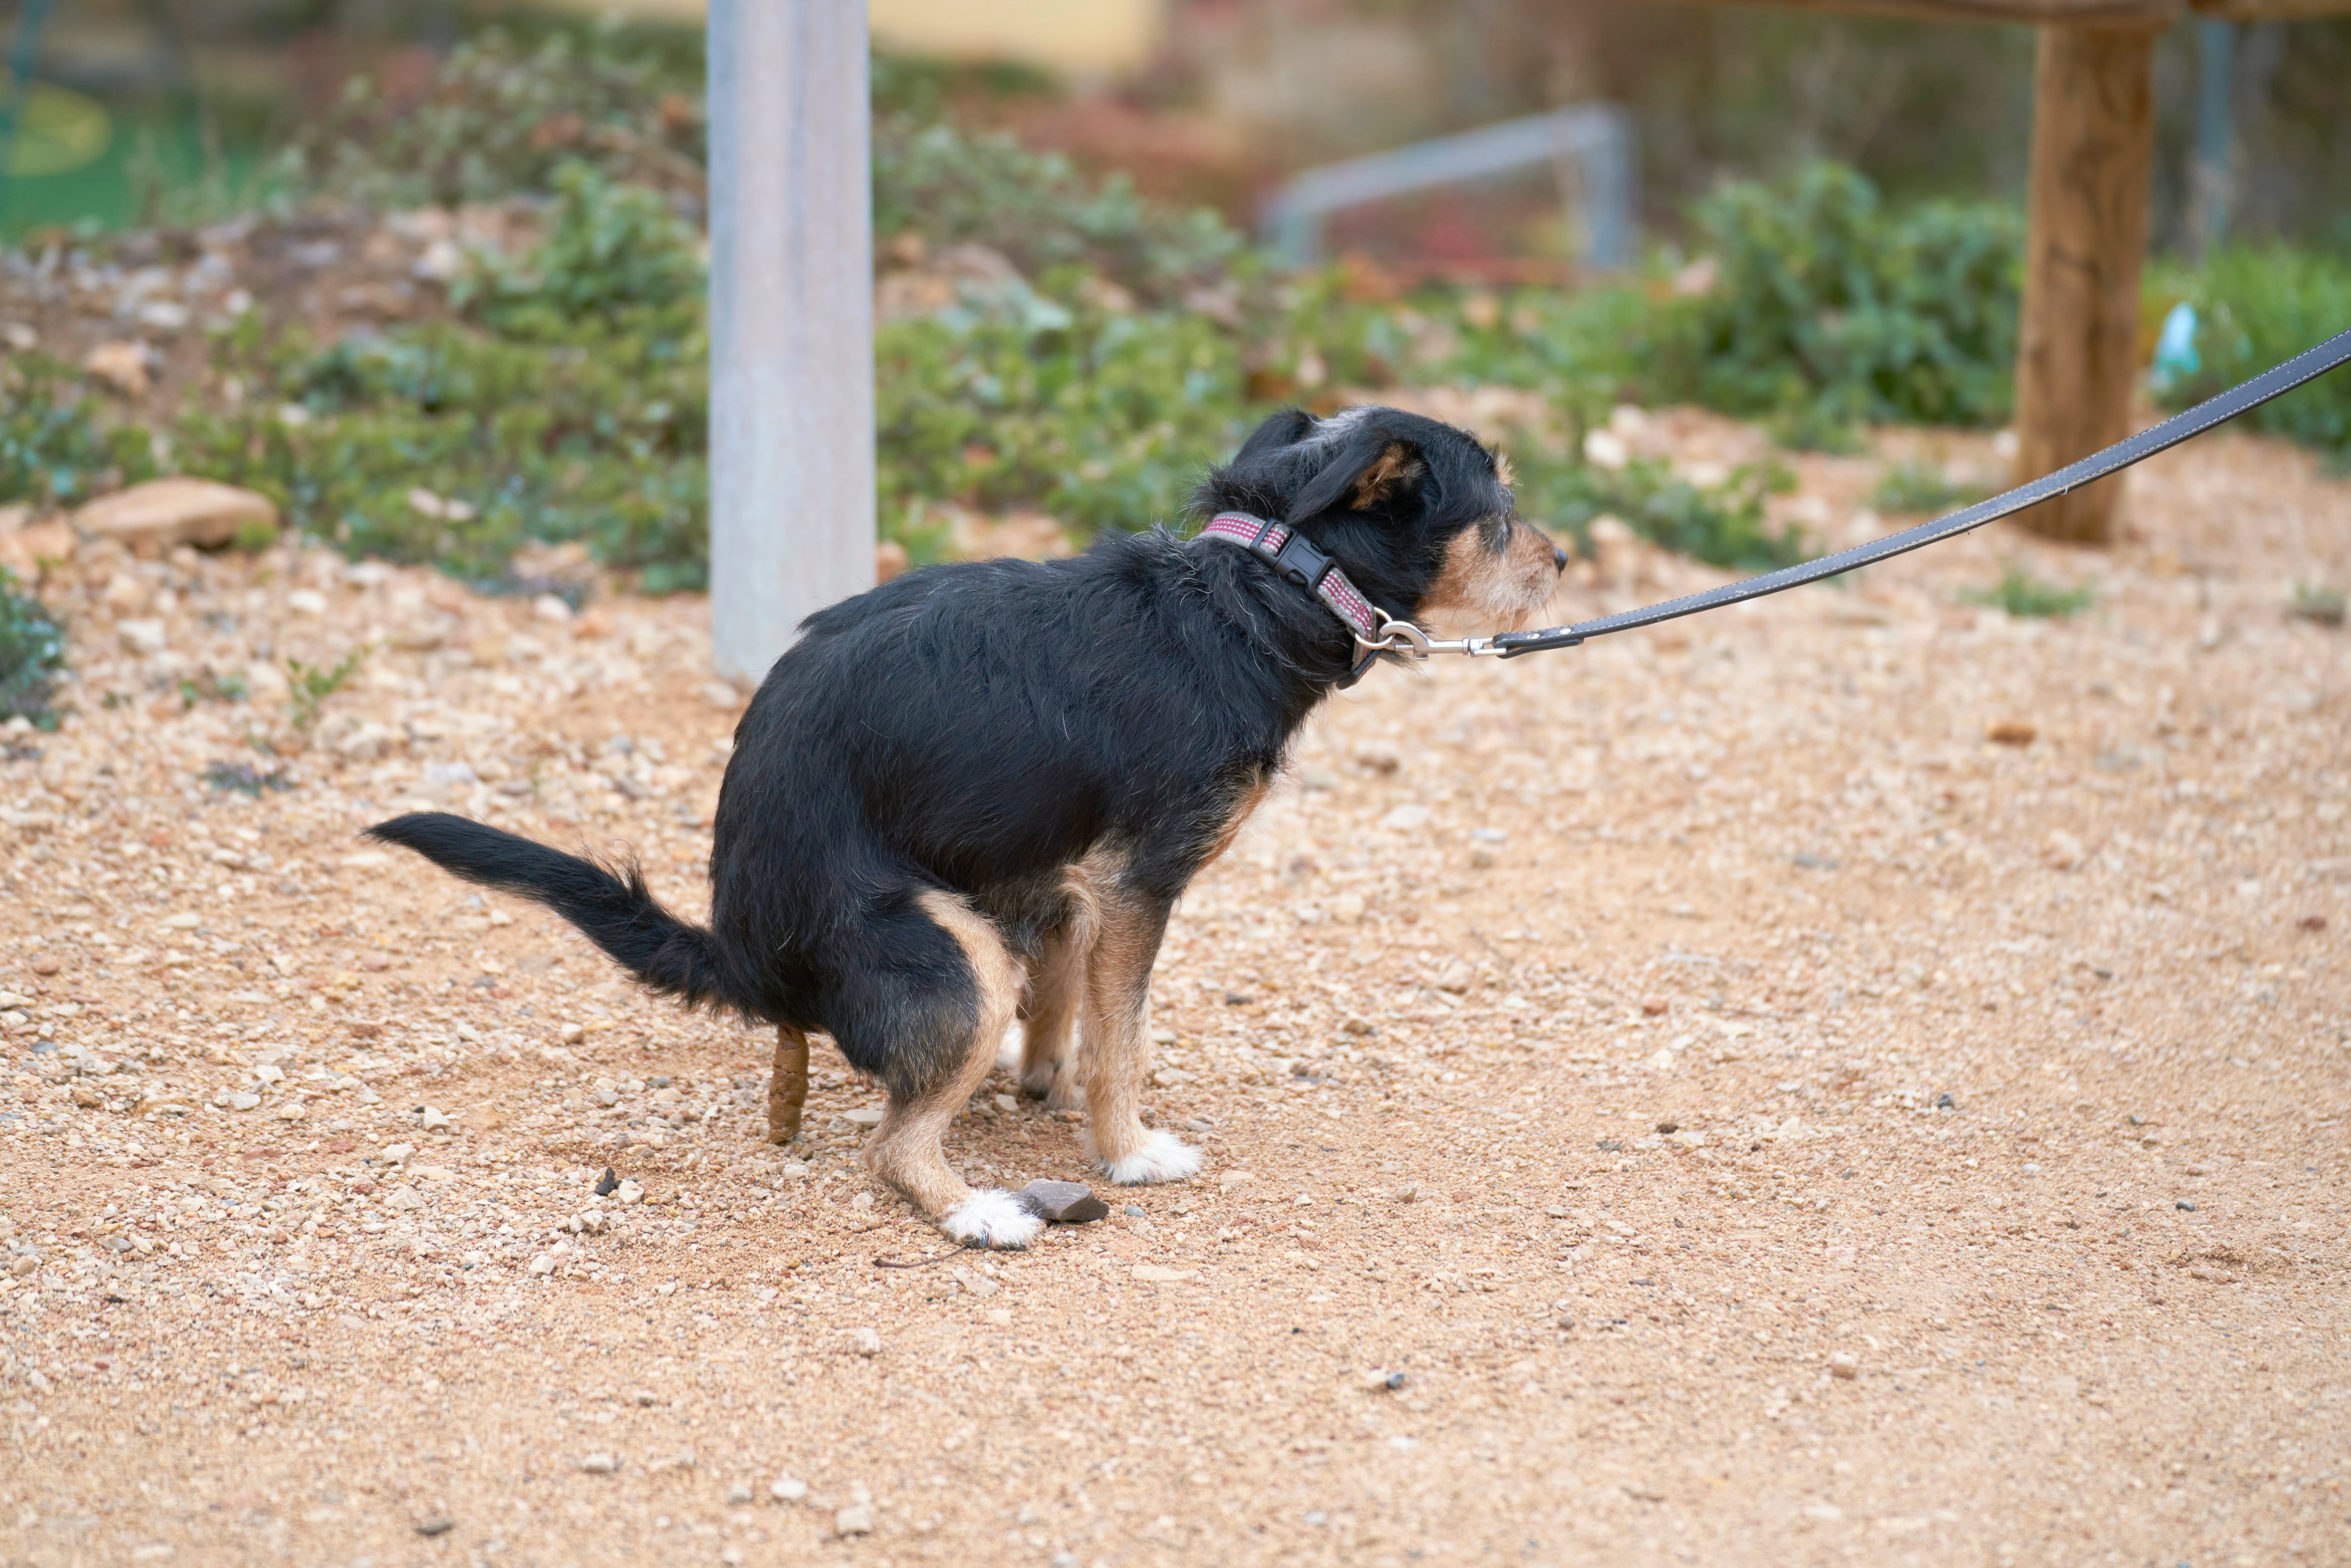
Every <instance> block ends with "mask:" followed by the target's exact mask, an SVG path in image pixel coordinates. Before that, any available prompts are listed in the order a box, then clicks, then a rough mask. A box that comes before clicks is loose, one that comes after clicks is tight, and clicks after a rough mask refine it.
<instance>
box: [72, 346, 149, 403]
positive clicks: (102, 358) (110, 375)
mask: <svg viewBox="0 0 2351 1568" xmlns="http://www.w3.org/2000/svg"><path fill="white" fill-rule="evenodd" d="M81 368H82V369H83V370H86V371H89V373H90V374H91V375H94V376H96V377H97V378H98V379H99V380H100V381H102V382H106V383H107V384H108V385H110V386H111V387H113V388H114V390H115V391H117V392H122V393H124V394H125V395H127V396H130V397H144V396H146V395H147V387H148V380H147V345H146V344H144V343H134V342H128V341H125V340H121V339H115V340H110V341H108V342H104V343H100V344H99V346H98V347H97V348H95V349H92V350H90V351H89V354H87V355H86V356H84V358H83V360H82V362H81Z"/></svg>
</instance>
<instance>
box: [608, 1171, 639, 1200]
mask: <svg viewBox="0 0 2351 1568" xmlns="http://www.w3.org/2000/svg"><path fill="white" fill-rule="evenodd" d="M644 1200H645V1189H644V1188H643V1187H642V1186H638V1185H637V1181H636V1178H635V1177H633V1176H623V1177H622V1178H621V1185H620V1186H617V1187H614V1188H613V1189H612V1201H613V1202H614V1203H617V1204H620V1205H621V1206H622V1207H628V1206H629V1205H631V1204H635V1203H643V1202H644Z"/></svg>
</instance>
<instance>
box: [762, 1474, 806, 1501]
mask: <svg viewBox="0 0 2351 1568" xmlns="http://www.w3.org/2000/svg"><path fill="white" fill-rule="evenodd" d="M808 1491H809V1489H808V1482H806V1481H804V1480H801V1479H799V1477H797V1476H778V1477H777V1478H776V1479H774V1480H772V1481H769V1482H768V1496H769V1497H771V1498H774V1499H775V1500H777V1501H778V1502H799V1501H800V1500H803V1499H805V1498H806V1497H807V1496H808Z"/></svg>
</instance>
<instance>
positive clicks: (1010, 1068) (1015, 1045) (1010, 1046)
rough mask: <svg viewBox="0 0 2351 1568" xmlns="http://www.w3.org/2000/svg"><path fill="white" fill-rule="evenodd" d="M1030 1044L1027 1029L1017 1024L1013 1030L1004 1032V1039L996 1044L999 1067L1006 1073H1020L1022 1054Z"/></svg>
mask: <svg viewBox="0 0 2351 1568" xmlns="http://www.w3.org/2000/svg"><path fill="white" fill-rule="evenodd" d="M1028 1044H1029V1031H1028V1030H1027V1029H1025V1028H1024V1027H1022V1026H1021V1025H1019V1024H1017V1023H1016V1024H1014V1025H1013V1026H1012V1027H1011V1028H1009V1029H1008V1030H1005V1031H1004V1038H1003V1039H1002V1040H998V1041H997V1042H996V1065H997V1067H998V1069H999V1070H1000V1071H1005V1072H1018V1071H1020V1053H1021V1052H1022V1051H1025V1050H1027V1049H1028Z"/></svg>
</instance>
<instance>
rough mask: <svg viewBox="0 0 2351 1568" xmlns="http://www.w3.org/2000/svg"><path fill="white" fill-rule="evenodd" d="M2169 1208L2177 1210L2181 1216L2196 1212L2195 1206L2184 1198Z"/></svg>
mask: <svg viewBox="0 0 2351 1568" xmlns="http://www.w3.org/2000/svg"><path fill="white" fill-rule="evenodd" d="M2171 1207H2174V1208H2176V1209H2178V1210H2179V1211H2180V1212H2181V1213H2182V1214H2193V1213H2195V1212H2196V1206H2195V1205H2194V1204H2193V1203H2191V1202H2189V1200H2188V1199H2187V1198H2184V1197H2183V1198H2181V1199H2179V1201H2178V1202H2176V1203H2174V1204H2173V1205H2172V1206H2171Z"/></svg>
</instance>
